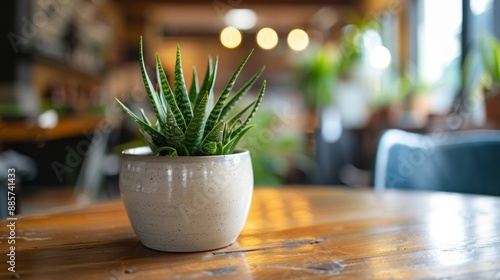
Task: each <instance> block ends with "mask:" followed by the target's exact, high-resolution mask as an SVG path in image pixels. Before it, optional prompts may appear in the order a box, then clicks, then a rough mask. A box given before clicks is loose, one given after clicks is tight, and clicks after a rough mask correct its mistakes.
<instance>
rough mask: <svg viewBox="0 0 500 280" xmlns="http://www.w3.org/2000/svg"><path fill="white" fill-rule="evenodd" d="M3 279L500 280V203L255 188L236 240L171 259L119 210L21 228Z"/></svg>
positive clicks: (62, 213) (0, 243) (83, 211)
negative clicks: (143, 240) (142, 236)
mask: <svg viewBox="0 0 500 280" xmlns="http://www.w3.org/2000/svg"><path fill="white" fill-rule="evenodd" d="M8 222H9V221H6V220H5V219H4V220H2V222H1V229H0V247H1V252H2V253H1V255H0V260H1V261H0V269H1V270H0V279H9V278H12V279H16V278H20V279H199V278H203V279H213V278H215V277H217V278H221V279H308V278H314V279H401V278H440V279H443V278H449V277H451V278H459V279H494V278H500V197H487V196H472V195H461V194H451V193H430V192H402V191H389V192H385V193H373V192H371V191H369V190H348V189H343V188H335V187H330V188H312V187H305V186H304V187H287V188H278V189H266V188H257V189H256V190H255V193H254V199H253V204H252V208H251V212H250V216H249V218H248V221H247V223H246V226H245V228H244V230H243V232H242V233H241V235H240V237H239V238H238V240H237V242H236V243H235V244H233V245H231V246H229V247H226V248H223V249H219V250H216V251H208V252H200V253H164V252H158V251H154V250H150V249H148V248H146V247H144V246H142V245H141V243H140V242H139V240H138V239H137V237H136V236H135V234H134V233H133V231H132V228H131V226H130V224H129V221H128V218H127V216H126V213H125V210H124V208H123V205H122V203H121V201H111V202H105V203H99V204H93V205H89V206H79V207H73V208H66V209H63V210H59V211H52V212H47V213H40V214H37V215H29V216H19V217H18V219H17V221H16V229H15V237H16V244H15V246H16V251H15V256H16V260H15V261H16V267H15V270H16V272H15V273H12V272H10V271H8V270H7V268H8V266H9V265H8V264H7V263H6V260H7V256H6V254H7V253H6V252H7V251H8V250H7V249H8V248H9V247H8V246H9V245H8V244H7V240H8V236H9V232H8V227H7V225H8Z"/></svg>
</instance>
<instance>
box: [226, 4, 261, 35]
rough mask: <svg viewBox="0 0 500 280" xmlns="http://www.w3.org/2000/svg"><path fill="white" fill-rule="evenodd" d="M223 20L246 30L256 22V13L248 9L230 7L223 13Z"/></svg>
mask: <svg viewBox="0 0 500 280" xmlns="http://www.w3.org/2000/svg"><path fill="white" fill-rule="evenodd" d="M224 22H225V23H226V25H229V26H234V27H236V28H238V29H240V30H248V29H252V28H253V27H254V26H255V24H257V15H256V14H255V12H254V11H252V10H250V9H232V10H230V11H229V12H227V13H226V15H224Z"/></svg>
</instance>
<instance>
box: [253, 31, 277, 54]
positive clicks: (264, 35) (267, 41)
mask: <svg viewBox="0 0 500 280" xmlns="http://www.w3.org/2000/svg"><path fill="white" fill-rule="evenodd" d="M257 44H258V45H259V47H261V48H263V49H265V50H270V49H272V48H274V47H276V45H277V44H278V33H276V31H274V30H273V29H272V28H269V27H265V28H262V29H261V30H259V33H257Z"/></svg>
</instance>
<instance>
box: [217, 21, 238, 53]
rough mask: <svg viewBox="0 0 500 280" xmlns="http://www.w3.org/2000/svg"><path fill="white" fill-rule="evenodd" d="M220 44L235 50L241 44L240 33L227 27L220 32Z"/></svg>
mask: <svg viewBox="0 0 500 280" xmlns="http://www.w3.org/2000/svg"><path fill="white" fill-rule="evenodd" d="M220 42H221V43H222V45H223V46H224V47H226V48H229V49H233V48H236V47H237V46H239V45H240V43H241V33H240V31H239V30H238V29H236V28H235V27H233V26H228V27H226V28H224V29H223V30H222V31H221V33H220Z"/></svg>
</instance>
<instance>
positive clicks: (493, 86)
mask: <svg viewBox="0 0 500 280" xmlns="http://www.w3.org/2000/svg"><path fill="white" fill-rule="evenodd" d="M480 46H481V56H482V61H483V65H484V70H485V71H484V72H485V75H484V77H483V92H484V97H485V101H486V102H485V105H486V118H487V119H488V120H490V121H493V122H496V123H497V124H499V123H500V97H499V96H500V43H499V42H498V40H497V39H496V38H495V37H493V36H486V37H485V38H483V39H482V40H481V45H480Z"/></svg>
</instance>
